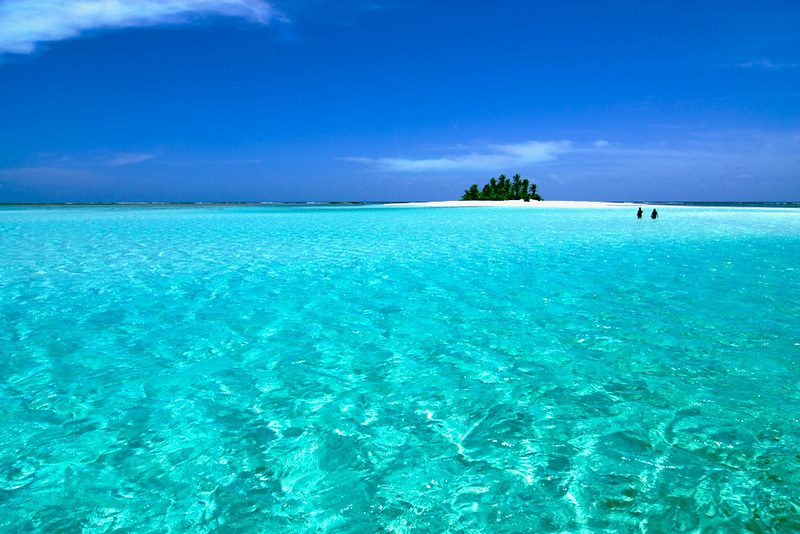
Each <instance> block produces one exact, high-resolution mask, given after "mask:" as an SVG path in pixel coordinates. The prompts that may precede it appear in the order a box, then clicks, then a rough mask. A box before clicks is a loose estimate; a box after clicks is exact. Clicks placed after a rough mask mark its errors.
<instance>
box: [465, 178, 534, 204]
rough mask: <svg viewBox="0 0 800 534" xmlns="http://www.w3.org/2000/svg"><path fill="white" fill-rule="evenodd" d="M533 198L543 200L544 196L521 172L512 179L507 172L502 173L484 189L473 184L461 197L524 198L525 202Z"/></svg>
mask: <svg viewBox="0 0 800 534" xmlns="http://www.w3.org/2000/svg"><path fill="white" fill-rule="evenodd" d="M531 199H533V200H542V197H540V196H539V194H538V193H537V192H536V184H534V183H532V182H530V181H528V179H527V178H524V179H523V178H522V176H520V175H519V174H515V175H514V176H512V177H511V179H510V180H509V179H508V178H506V175H505V174H501V175H500V177H499V178H491V179H489V183H487V184H486V185H484V186H483V189H480V188H479V187H478V184H472V185H471V186H469V189H467V190H465V191H464V195H463V196H462V197H461V200H524V201H525V202H530V201H531Z"/></svg>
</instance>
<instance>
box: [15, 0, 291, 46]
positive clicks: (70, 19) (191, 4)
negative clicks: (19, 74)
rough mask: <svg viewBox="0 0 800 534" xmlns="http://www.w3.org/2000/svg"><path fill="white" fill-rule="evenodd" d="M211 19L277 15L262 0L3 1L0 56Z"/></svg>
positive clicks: (260, 20)
mask: <svg viewBox="0 0 800 534" xmlns="http://www.w3.org/2000/svg"><path fill="white" fill-rule="evenodd" d="M209 15H222V16H230V17H242V18H245V19H248V20H251V21H253V22H258V23H262V24H266V23H267V22H268V21H269V20H270V19H272V18H275V17H276V16H277V13H276V12H275V10H274V9H273V7H272V5H271V4H269V3H267V2H266V1H264V0H0V53H3V52H11V53H16V54H29V53H31V52H33V51H34V50H35V48H36V46H37V44H38V43H41V42H45V41H60V40H63V39H69V38H72V37H77V36H78V35H80V34H81V33H83V32H86V31H91V30H97V29H106V28H130V27H142V26H154V25H159V24H179V23H185V22H189V21H191V20H192V19H195V18H197V17H200V16H209Z"/></svg>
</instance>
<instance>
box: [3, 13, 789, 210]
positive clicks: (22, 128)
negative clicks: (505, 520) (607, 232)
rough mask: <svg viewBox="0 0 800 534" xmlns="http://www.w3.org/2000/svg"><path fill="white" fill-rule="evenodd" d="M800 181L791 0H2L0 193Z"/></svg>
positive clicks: (769, 191)
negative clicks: (502, 181) (507, 179)
mask: <svg viewBox="0 0 800 534" xmlns="http://www.w3.org/2000/svg"><path fill="white" fill-rule="evenodd" d="M515 173H520V174H522V175H523V176H524V177H526V178H529V179H530V180H531V181H533V182H535V183H537V184H538V190H539V192H540V193H541V194H542V196H543V197H545V198H546V199H553V200H556V199H558V200H629V201H636V200H683V201H800V2H797V0H788V1H770V0H762V1H759V2H752V1H739V0H720V1H714V0H695V1H692V2H688V1H681V0H669V1H666V0H651V1H647V2H644V1H634V0H605V1H603V2H597V1H580V0H571V1H570V0H565V1H564V2H552V1H538V0H526V1H523V0H499V1H496V2H489V3H487V2H475V1H471V0H460V1H450V0H367V1H360V0H282V1H278V0H274V1H265V0H0V202H7V203H8V202H124V201H131V202H145V201H159V202H164V201H188V202H196V201H343V200H351V201H402V200H446V199H455V198H458V197H459V196H460V195H461V194H462V193H463V191H464V189H466V188H467V187H468V186H469V185H470V184H472V183H479V184H483V183H484V182H486V181H487V180H488V179H489V178H490V177H492V176H498V175H500V174H506V175H512V174H515Z"/></svg>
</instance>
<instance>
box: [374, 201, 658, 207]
mask: <svg viewBox="0 0 800 534" xmlns="http://www.w3.org/2000/svg"><path fill="white" fill-rule="evenodd" d="M384 206H391V207H406V208H476V207H492V208H619V207H626V206H628V207H630V206H642V208H644V207H646V206H651V204H633V203H630V202H593V201H583V200H541V201H535V200H532V201H531V202H525V201H523V200H441V201H435V202H398V203H388V204H384Z"/></svg>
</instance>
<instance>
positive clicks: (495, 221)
mask: <svg viewBox="0 0 800 534" xmlns="http://www.w3.org/2000/svg"><path fill="white" fill-rule="evenodd" d="M659 211H660V213H661V218H660V219H658V220H656V221H651V220H649V219H645V220H642V221H637V220H636V219H635V209H631V208H610V209H593V210H590V209H586V210H581V209H546V210H545V209H543V210H528V209H513V208H510V209H502V210H497V209H492V208H465V209H425V208H388V207H313V208H298V207H292V208H285V207H262V208H258V207H181V208H175V207H163V208H146V207H137V208H125V207H80V208H78V207H76V208H66V207H61V208H52V209H47V208H0V259H1V261H0V355H2V356H1V357H0V378H1V379H0V388H1V391H0V413H2V418H0V530H5V531H22V530H29V529H32V528H35V529H44V530H66V531H78V530H85V531H87V532H103V531H107V530H110V529H112V528H125V529H130V530H134V531H142V532H144V531H153V530H166V529H170V528H172V529H174V530H179V531H184V530H194V531H206V530H213V529H215V528H219V527H224V528H225V529H228V530H231V531H249V530H273V531H282V532H317V531H320V530H327V531H336V532H365V531H371V532H374V531H389V532H393V531H394V532H406V531H419V532H426V531H431V532H438V531H444V530H447V529H448V528H449V529H451V531H455V532H458V531H470V530H485V531H493V532H518V531H536V532H547V531H564V530H567V531H579V530H582V529H586V530H590V531H596V530H601V529H613V530H618V531H630V530H636V529H640V528H641V529H642V530H644V531H650V532H665V531H672V532H676V531H693V530H696V529H710V530H712V531H718V530H730V531H742V530H745V529H749V530H752V531H767V532H768V531H789V530H798V529H800V508H799V506H800V452H799V451H800V426H799V425H798V422H799V421H798V419H799V418H800V415H798V414H800V365H798V361H799V360H800V328H798V324H800V210H798V209H742V208H739V209H730V208H668V207H665V208H663V209H660V210H659Z"/></svg>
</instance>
